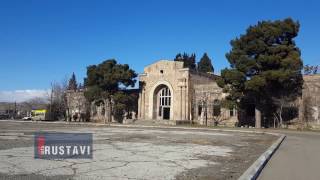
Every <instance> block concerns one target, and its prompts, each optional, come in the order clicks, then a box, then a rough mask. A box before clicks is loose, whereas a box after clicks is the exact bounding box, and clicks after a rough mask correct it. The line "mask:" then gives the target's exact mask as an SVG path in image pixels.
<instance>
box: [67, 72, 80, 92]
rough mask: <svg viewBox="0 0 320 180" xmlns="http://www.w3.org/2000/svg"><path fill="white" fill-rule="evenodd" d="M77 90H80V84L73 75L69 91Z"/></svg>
mask: <svg viewBox="0 0 320 180" xmlns="http://www.w3.org/2000/svg"><path fill="white" fill-rule="evenodd" d="M77 88H78V83H77V79H76V75H75V74H74V73H72V76H71V78H70V80H69V84H68V88H67V89H68V90H74V91H76V90H77Z"/></svg>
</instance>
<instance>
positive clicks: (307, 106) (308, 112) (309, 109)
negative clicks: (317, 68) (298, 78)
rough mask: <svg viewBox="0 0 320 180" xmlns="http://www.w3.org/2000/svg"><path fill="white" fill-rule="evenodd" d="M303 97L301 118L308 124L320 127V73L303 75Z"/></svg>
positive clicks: (300, 105) (300, 104)
mask: <svg viewBox="0 0 320 180" xmlns="http://www.w3.org/2000/svg"><path fill="white" fill-rule="evenodd" d="M303 80H304V85H303V91H302V98H300V99H299V119H300V121H302V122H304V124H305V125H306V126H310V127H311V128H317V129H319V128H320V75H319V74H317V75H305V76H303Z"/></svg>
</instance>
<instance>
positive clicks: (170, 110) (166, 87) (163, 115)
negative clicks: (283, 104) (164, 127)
mask: <svg viewBox="0 0 320 180" xmlns="http://www.w3.org/2000/svg"><path fill="white" fill-rule="evenodd" d="M173 98H174V91H173V88H172V86H171V84H170V83H169V82H167V81H159V82H157V83H156V84H155V85H154V86H153V88H152V89H151V91H150V94H149V115H148V116H149V118H150V119H158V120H159V119H167V120H173V119H174V117H173V115H174V105H173Z"/></svg>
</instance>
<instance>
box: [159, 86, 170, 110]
mask: <svg viewBox="0 0 320 180" xmlns="http://www.w3.org/2000/svg"><path fill="white" fill-rule="evenodd" d="M160 106H171V92H170V90H169V88H167V87H166V88H163V89H162V90H161V92H160Z"/></svg>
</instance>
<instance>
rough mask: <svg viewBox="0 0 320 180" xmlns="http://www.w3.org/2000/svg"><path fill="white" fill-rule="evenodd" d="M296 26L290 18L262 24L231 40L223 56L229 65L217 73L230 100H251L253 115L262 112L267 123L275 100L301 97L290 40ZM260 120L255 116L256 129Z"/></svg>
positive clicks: (297, 55) (298, 64)
mask: <svg viewBox="0 0 320 180" xmlns="http://www.w3.org/2000/svg"><path fill="white" fill-rule="evenodd" d="M299 27H300V25H299V23H298V22H295V21H293V20H292V19H290V18H287V19H285V20H282V21H281V20H277V21H262V22H259V23H258V24H257V25H255V26H250V27H249V28H248V29H247V31H246V34H244V35H241V36H240V38H236V39H234V40H232V41H231V46H232V50H231V51H230V52H229V53H227V54H226V57H227V59H228V61H229V63H230V65H231V66H230V68H226V69H224V70H222V71H221V79H220V80H218V84H219V86H221V87H224V90H225V91H227V92H228V93H229V98H230V99H232V100H234V101H238V100H240V104H243V102H245V101H251V102H252V103H254V105H255V107H256V112H257V113H256V115H257V114H258V115H259V114H260V113H259V112H262V115H263V116H264V117H266V118H269V120H271V117H272V114H271V113H272V112H274V111H275V109H271V108H273V107H274V108H278V105H277V103H276V102H275V99H283V98H287V97H290V99H294V98H296V97H297V96H299V95H300V94H301V90H302V84H303V79H302V74H301V70H302V68H303V63H302V60H301V52H300V50H299V48H298V47H297V46H296V44H295V41H294V38H295V37H296V36H297V35H298V32H299ZM260 118H261V117H258V116H256V125H257V127H259V119H260ZM257 119H258V120H257ZM260 120H261V119H260Z"/></svg>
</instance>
